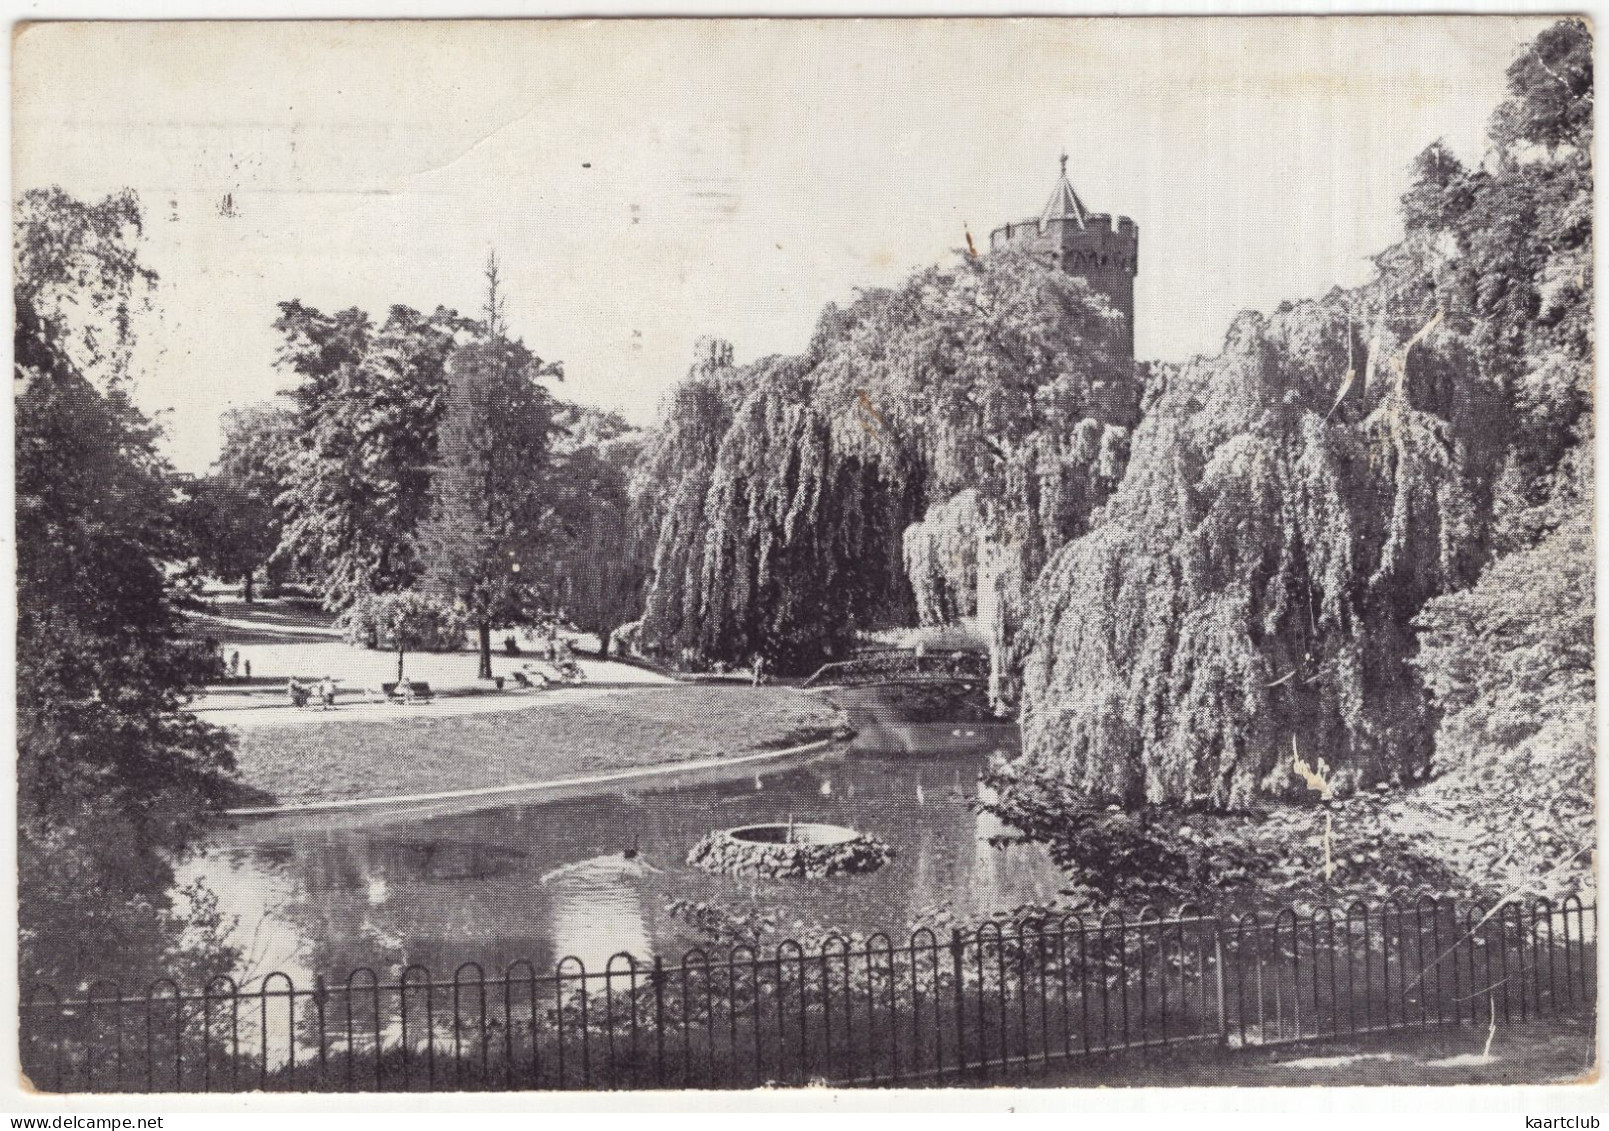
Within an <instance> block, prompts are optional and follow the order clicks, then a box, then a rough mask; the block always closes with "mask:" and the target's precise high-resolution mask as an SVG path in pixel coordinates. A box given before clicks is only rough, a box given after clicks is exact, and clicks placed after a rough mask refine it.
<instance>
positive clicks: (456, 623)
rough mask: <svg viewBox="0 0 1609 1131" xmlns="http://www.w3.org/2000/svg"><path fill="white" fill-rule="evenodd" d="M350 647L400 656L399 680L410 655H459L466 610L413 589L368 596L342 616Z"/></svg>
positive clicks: (342, 629) (359, 599)
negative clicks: (351, 645)
mask: <svg viewBox="0 0 1609 1131" xmlns="http://www.w3.org/2000/svg"><path fill="white" fill-rule="evenodd" d="M339 624H340V627H341V631H342V633H343V634H344V635H345V636H346V641H347V643H348V644H354V645H357V646H359V647H362V648H377V649H378V648H384V649H387V650H389V651H392V652H395V653H396V654H397V678H398V679H401V678H402V674H403V672H402V668H403V657H404V656H405V655H406V654H407V653H409V652H456V651H457V650H458V649H459V648H461V647H463V644H464V630H465V628H466V627H467V619H466V617H465V615H464V611H463V610H462V609H460V608H457V607H455V606H454V605H452V604H451V603H449V602H447V601H444V600H442V599H441V598H440V597H436V596H432V595H431V594H429V593H424V592H420V591H418V590H413V589H404V590H398V591H394V592H391V593H365V594H364V595H363V596H361V597H359V598H358V599H357V600H355V601H353V602H352V604H350V605H348V606H347V608H346V611H345V612H343V613H342V614H341V617H340V621H339Z"/></svg>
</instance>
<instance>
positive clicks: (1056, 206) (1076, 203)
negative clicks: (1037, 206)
mask: <svg viewBox="0 0 1609 1131" xmlns="http://www.w3.org/2000/svg"><path fill="white" fill-rule="evenodd" d="M1088 215H1089V210H1088V209H1086V208H1085V207H1084V202H1083V201H1082V200H1079V199H1078V194H1077V193H1076V192H1074V191H1073V185H1072V182H1071V181H1069V180H1068V179H1067V153H1066V151H1065V150H1064V151H1063V152H1062V155H1061V177H1060V178H1059V179H1058V180H1057V182H1056V191H1055V192H1053V193H1051V194H1050V202H1049V203H1048V204H1046V205H1045V210H1044V211H1043V212H1041V213H1040V214H1039V224H1040V226H1041V227H1043V226H1044V224H1045V222H1046V221H1047V220H1072V221H1073V222H1074V223H1076V224H1077V225H1078V226H1079V227H1080V228H1083V227H1087V226H1088V225H1086V224H1085V222H1084V221H1085V218H1086V217H1087V216H1088Z"/></svg>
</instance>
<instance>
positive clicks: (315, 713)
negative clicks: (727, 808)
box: [190, 641, 676, 728]
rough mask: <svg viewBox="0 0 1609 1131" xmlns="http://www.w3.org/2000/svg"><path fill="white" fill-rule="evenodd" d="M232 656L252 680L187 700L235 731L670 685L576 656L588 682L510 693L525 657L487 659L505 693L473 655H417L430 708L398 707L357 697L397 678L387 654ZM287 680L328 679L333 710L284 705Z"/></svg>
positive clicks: (332, 651)
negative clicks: (481, 676) (480, 673)
mask: <svg viewBox="0 0 1609 1131" xmlns="http://www.w3.org/2000/svg"><path fill="white" fill-rule="evenodd" d="M230 651H231V652H233V651H238V652H239V653H240V655H241V658H242V660H243V661H245V660H249V661H250V662H251V669H252V675H253V682H252V683H251V684H244V683H237V684H224V685H220V686H216V687H209V688H207V689H206V691H205V692H204V693H203V694H201V695H200V696H198V697H197V698H196V699H195V700H194V701H193V702H192V703H191V705H190V710H191V711H192V712H194V713H195V714H196V715H197V716H198V717H200V718H202V719H204V720H206V721H207V722H211V723H217V724H219V725H220V726H230V727H236V728H247V727H309V726H322V725H326V724H328V723H337V722H361V721H366V720H388V721H394V720H397V719H402V718H410V719H411V718H445V717H453V716H459V715H479V714H495V713H500V712H508V711H524V710H528V709H530V708H533V707H540V706H543V705H546V704H552V703H573V702H577V701H579V700H584V699H592V698H598V697H600V696H604V695H612V694H618V693H621V692H624V691H629V690H631V689H632V688H635V687H654V686H664V685H666V684H672V683H675V682H676V681H675V680H673V679H671V678H670V677H668V676H664V675H660V674H659V673H658V672H653V671H648V670H645V669H643V668H639V667H634V666H632V665H630V664H620V663H615V662H613V661H609V660H595V659H588V658H581V659H579V660H578V661H577V662H578V663H579V664H580V665H581V670H582V671H583V672H585V673H586V676H587V682H586V683H584V684H580V685H576V686H566V687H551V688H549V689H547V690H544V691H518V690H514V688H513V679H512V676H513V673H514V672H515V671H518V670H520V668H521V666H522V665H524V664H525V663H527V662H529V661H530V660H531V657H530V656H508V655H503V654H498V655H494V656H493V657H492V672H493V674H494V675H499V676H503V677H505V679H506V680H507V683H506V684H505V686H506V687H507V688H508V690H505V691H501V692H498V691H493V690H492V688H491V685H490V684H488V683H486V682H485V681H483V680H477V679H476V678H475V665H476V661H475V656H474V654H473V653H469V652H452V653H445V654H432V653H419V654H417V655H415V654H410V655H409V656H408V657H407V660H406V669H405V670H406V671H407V674H408V678H409V679H411V680H416V681H423V682H425V683H428V684H429V685H430V687H431V690H432V691H434V692H436V693H437V695H436V697H435V698H434V699H432V700H431V701H430V702H428V703H415V704H412V705H409V706H406V707H405V706H402V705H400V704H396V703H370V702H367V701H366V699H365V697H364V695H363V694H362V693H363V691H364V689H365V688H369V687H378V686H379V685H380V684H381V683H389V682H390V681H392V680H394V679H396V678H397V660H396V656H395V655H393V654H391V653H387V652H370V651H366V650H363V649H359V648H353V647H350V646H349V645H347V644H344V643H341V642H338V641H331V642H329V643H323V642H319V643H308V642H302V643H293V644H240V645H238V646H234V647H232V648H230ZM293 675H294V676H296V677H297V678H298V679H300V680H302V681H303V682H304V683H314V682H316V681H318V680H319V679H322V678H323V677H324V676H326V675H328V676H331V677H332V678H334V679H335V681H336V683H337V686H338V687H339V689H340V694H339V695H338V697H337V700H336V702H337V706H336V708H335V710H333V711H324V710H320V709H318V708H317V707H304V708H300V709H298V708H293V707H291V706H289V704H288V703H287V702H286V700H285V691H284V681H285V680H286V679H287V678H288V677H290V676H293ZM465 692H474V694H464V693H465Z"/></svg>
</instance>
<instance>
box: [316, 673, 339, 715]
mask: <svg viewBox="0 0 1609 1131" xmlns="http://www.w3.org/2000/svg"><path fill="white" fill-rule="evenodd" d="M318 699H319V702H320V703H322V704H323V705H324V709H325V710H326V711H329V710H333V709H334V707H335V681H334V680H333V679H331V678H330V677H329V676H325V677H324V678H323V679H322V680H320V681H319V685H318Z"/></svg>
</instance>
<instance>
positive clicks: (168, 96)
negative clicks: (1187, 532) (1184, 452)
mask: <svg viewBox="0 0 1609 1131" xmlns="http://www.w3.org/2000/svg"><path fill="white" fill-rule="evenodd" d="M1547 22H1548V21H1546V20H1539V19H1533V18H1517V19H1516V18H1507V17H1482V18H1448V17H1439V16H1438V17H1420V18H1392V19H1370V18H1344V19H1318V18H1296V19H1284V18H1281V19H1245V20H1229V19H1199V20H1160V19H1155V20H1152V19H1130V20H1119V19H1108V20H1058V21H1028V20H1021V21H993V22H989V21H964V20H961V21H945V22H938V21H934V22H917V21H878V22H837V23H834V22H817V21H769V22H728V23H714V22H694V21H686V22H657V23H647V22H632V21H613V22H577V23H512V22H511V23H441V22H434V23H392V24H383V23H372V24H341V23H329V24H269V23H256V24H234V25H228V24H168V25H162V24H122V25H87V24H76V25H39V26H36V27H34V28H33V29H31V30H29V31H27V32H25V33H24V34H23V35H21V36H20V37H19V38H18V39H17V40H16V48H15V56H14V81H15V83H16V98H15V119H14V139H15V146H16V149H15V165H14V169H15V176H14V182H15V186H16V188H17V189H18V191H21V190H22V189H26V188H29V187H34V186H41V185H47V184H52V183H55V184H60V185H61V186H62V187H63V188H65V189H67V190H68V191H69V192H72V193H74V194H76V195H79V196H84V197H98V196H100V195H104V194H105V193H108V192H111V191H114V190H116V189H119V188H122V187H124V186H131V187H133V188H134V189H136V190H137V191H138V192H139V194H140V197H141V199H142V200H143V202H144V204H145V207H146V209H147V212H148V217H149V220H150V223H149V228H148V238H147V242H146V245H145V247H144V248H143V251H142V254H143V256H144V258H145V260H146V262H147V263H148V264H149V265H150V266H152V267H154V268H155V269H156V270H157V271H158V272H159V274H160V275H161V284H160V291H159V293H158V296H157V301H158V305H159V307H160V310H161V319H162V320H161V323H160V325H158V326H148V327H144V328H142V333H144V334H145V347H146V348H144V349H142V352H141V361H142V362H143V366H142V370H141V373H140V376H139V387H138V388H139V396H140V399H141V402H142V404H143V405H144V406H145V407H146V408H148V409H150V410H153V411H156V410H167V415H166V417H165V419H166V421H167V424H168V427H169V431H170V437H171V445H172V454H173V456H174V459H175V461H176V462H177V463H178V464H179V465H180V466H181V467H182V468H185V469H187V470H200V469H201V468H203V467H205V465H206V464H207V463H208V462H209V461H210V460H211V459H212V457H213V456H214V455H215V454H216V450H217V443H218V427H217V422H218V416H219V414H220V413H221V412H222V411H224V410H225V409H227V408H230V407H232V406H236V405H240V404H246V403H250V402H253V401H258V400H262V399H264V398H266V397H268V396H270V395H272V393H273V392H274V391H275V390H276V389H278V388H281V387H283V384H284V379H283V378H282V377H281V376H280V375H278V374H277V373H276V371H275V370H274V368H273V357H274V350H275V346H276V344H277V343H276V338H275V335H274V333H273V331H272V329H271V325H270V324H271V323H272V321H273V319H274V317H275V306H274V304H275V303H276V302H279V301H281V300H284V299H292V298H295V299H300V300H301V301H302V302H304V303H308V304H311V305H313V306H317V307H320V308H322V309H325V310H336V309H341V308H344V307H348V306H354V305H355V306H359V307H362V308H364V309H366V310H368V311H370V312H371V313H373V314H375V315H376V316H377V317H380V318H383V316H384V312H385V310H386V308H387V307H388V306H390V305H391V304H393V303H405V304H408V305H410V306H414V307H418V308H421V309H433V308H434V307H435V306H437V305H438V304H443V305H447V306H451V307H456V308H458V309H460V310H463V311H466V312H469V311H473V310H475V309H476V308H477V307H478V305H479V302H480V294H481V276H480V271H481V266H482V263H483V261H484V259H485V256H486V253H487V250H488V249H489V248H492V247H495V248H496V249H497V251H498V254H499V256H500V257H501V258H502V260H503V264H504V270H505V276H506V280H507V288H508V294H509V318H510V323H511V325H512V328H513V330H514V331H515V332H516V333H517V334H519V335H520V336H522V337H523V338H524V339H525V341H526V342H527V344H529V345H530V346H532V347H533V348H534V349H535V350H536V351H537V352H538V353H539V354H541V355H542V356H544V357H547V358H557V359H562V360H563V362H564V365H565V370H566V373H567V379H566V381H565V383H564V385H563V386H562V387H561V388H560V392H561V395H565V396H568V397H570V398H572V399H575V400H580V401H585V402H589V403H594V404H600V405H604V406H606V407H609V408H613V409H616V410H618V411H620V412H622V413H623V414H625V415H626V416H627V417H629V418H630V419H632V420H634V421H637V422H640V423H649V422H651V421H652V420H653V418H654V414H655V409H656V406H657V404H658V401H659V398H660V396H661V395H662V394H663V392H664V391H665V390H666V389H667V388H668V387H669V386H670V385H671V384H672V383H674V382H675V381H677V380H678V379H680V378H681V376H682V375H683V374H684V373H685V372H686V369H687V365H688V362H689V359H690V357H691V351H692V345H693V341H694V339H695V338H697V337H698V336H700V335H703V334H714V335H718V336H720V337H724V338H727V339H729V340H731V341H732V342H733V344H734V346H735V348H736V352H737V356H738V359H739V360H740V361H741V360H747V359H751V358H754V357H758V356H761V355H763V354H766V353H772V352H778V351H794V350H798V349H800V348H801V347H803V346H804V344H805V343H806V341H807V340H808V337H809V334H810V331H811V328H812V327H813V326H814V324H815V321H816V317H817V315H818V313H819V311H820V309H821V307H822V306H823V305H824V304H825V303H827V302H829V301H837V302H843V301H845V300H847V299H849V298H851V297H852V296H853V293H854V290H855V288H856V287H863V286H873V285H888V284H894V283H897V282H898V281H899V280H900V279H901V278H903V277H904V276H905V275H906V274H908V273H909V272H910V271H911V270H913V269H915V268H918V267H921V266H924V265H926V264H929V263H933V262H935V261H938V260H941V259H943V258H945V257H946V256H948V255H950V254H952V253H953V249H955V248H958V247H960V246H962V245H963V244H964V242H965V234H964V232H965V230H966V229H967V228H970V230H971V231H972V232H973V233H974V235H975V237H976V238H977V239H979V241H980V243H981V242H983V241H986V240H987V233H988V230H989V229H990V228H991V227H993V226H995V225H997V224H1000V223H1003V222H1005V221H1007V220H1016V219H1021V218H1023V217H1026V216H1031V215H1034V214H1036V213H1037V212H1038V211H1039V209H1040V207H1041V206H1042V205H1043V203H1044V201H1045V199H1046V198H1047V197H1048V196H1049V195H1050V192H1051V189H1052V187H1053V185H1054V182H1055V176H1056V159H1057V155H1058V154H1059V153H1060V152H1061V151H1062V149H1063V148H1065V149H1066V151H1067V152H1068V153H1069V154H1070V157H1071V159H1070V162H1069V173H1070V175H1071V178H1072V181H1073V184H1074V186H1075V187H1076V188H1077V190H1078V192H1079V194H1080V196H1081V197H1082V198H1083V199H1084V201H1085V203H1086V204H1087V205H1088V206H1089V207H1091V208H1092V209H1094V210H1097V211H1109V212H1115V213H1120V214H1124V215H1128V216H1132V217H1133V218H1134V220H1135V222H1136V223H1137V224H1138V225H1139V229H1140V275H1139V279H1138V282H1137V288H1136V305H1137V308H1138V314H1137V328H1136V346H1137V352H1138V354H1139V355H1140V356H1141V357H1160V358H1168V359H1175V358H1181V357H1186V356H1188V355H1190V354H1192V353H1195V352H1199V351H1212V350H1215V349H1216V348H1217V346H1218V344H1219V342H1220V341H1221V339H1222V336H1223V333H1224V331H1225V329H1226V328H1227V326H1228V324H1229V322H1230V320H1231V318H1232V317H1233V315H1234V314H1235V313H1236V312H1237V311H1239V310H1241V309H1244V308H1247V307H1253V308H1259V309H1269V308H1271V307H1273V306H1274V305H1276V304H1277V303H1278V302H1279V301H1281V300H1282V299H1285V298H1299V297H1302V296H1305V295H1312V294H1317V293H1321V292H1323V291H1324V290H1327V289H1328V288H1329V287H1330V286H1331V285H1333V284H1335V283H1355V282H1358V281H1360V280H1361V279H1362V278H1363V277H1364V276H1365V275H1366V274H1367V272H1368V263H1367V258H1366V257H1367V256H1368V255H1370V254H1371V253H1373V252H1376V251H1378V250H1380V249H1381V248H1382V247H1384V246H1385V245H1386V244H1388V243H1389V242H1390V241H1392V240H1393V239H1395V238H1396V237H1397V235H1398V234H1399V232H1400V227H1399V224H1398V220H1397V217H1396V199H1397V197H1398V195H1399V194H1400V193H1401V191H1402V189H1403V188H1404V186H1405V183H1406V172H1407V167H1408V164H1409V162H1410V161H1411V160H1412V158H1413V156H1414V155H1415V154H1416V153H1417V152H1418V151H1419V150H1420V149H1422V148H1423V147H1424V146H1425V145H1426V144H1428V143H1429V142H1431V141H1433V140H1435V139H1436V138H1438V137H1441V138H1444V139H1445V140H1446V141H1447V142H1448V143H1449V144H1451V145H1452V146H1453V147H1454V148H1455V149H1456V150H1458V151H1459V152H1460V153H1462V154H1464V155H1465V156H1468V157H1474V156H1478V154H1479V152H1480V150H1481V147H1482V142H1483V133H1484V126H1485V120H1486V117H1487V115H1488V114H1489V112H1490V111H1491V108H1492V107H1493V106H1494V105H1495V104H1496V102H1497V101H1498V99H1499V98H1500V97H1501V95H1502V91H1503V71H1504V69H1505V68H1506V66H1507V65H1508V63H1509V61H1510V60H1511V59H1512V58H1513V57H1514V55H1515V54H1516V52H1517V51H1518V50H1519V49H1520V47H1521V46H1522V45H1523V43H1524V42H1525V41H1526V40H1528V39H1529V38H1531V37H1532V36H1534V35H1535V34H1536V32H1537V31H1538V30H1540V29H1541V28H1542V27H1543V26H1545V25H1546V23H1547ZM226 194H227V196H228V198H229V200H228V206H227V207H226V206H225V196H226Z"/></svg>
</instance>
